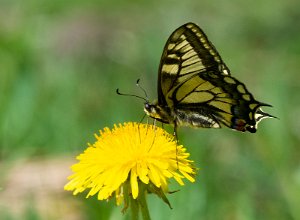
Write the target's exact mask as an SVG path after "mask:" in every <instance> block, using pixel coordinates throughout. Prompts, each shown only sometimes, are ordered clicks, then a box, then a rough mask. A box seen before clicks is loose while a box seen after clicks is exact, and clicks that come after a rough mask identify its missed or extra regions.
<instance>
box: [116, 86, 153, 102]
mask: <svg viewBox="0 0 300 220" xmlns="http://www.w3.org/2000/svg"><path fill="white" fill-rule="evenodd" d="M116 93H117V94H118V95H124V96H132V97H136V98H139V99H143V100H144V101H145V102H148V99H145V98H143V97H141V96H138V95H133V94H127V93H121V92H120V91H119V89H117V90H116Z"/></svg>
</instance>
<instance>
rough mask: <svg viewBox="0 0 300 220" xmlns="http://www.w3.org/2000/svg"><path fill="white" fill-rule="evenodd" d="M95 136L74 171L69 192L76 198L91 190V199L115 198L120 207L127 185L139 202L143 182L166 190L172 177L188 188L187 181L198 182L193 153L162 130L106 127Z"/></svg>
mask: <svg viewBox="0 0 300 220" xmlns="http://www.w3.org/2000/svg"><path fill="white" fill-rule="evenodd" d="M95 136H96V139H97V140H96V142H95V143H94V144H88V148H87V149H86V150H85V151H84V152H83V153H82V154H80V155H79V156H78V157H77V159H78V160H79V162H78V163H77V164H75V165H73V166H72V168H71V169H72V171H73V172H74V173H73V174H72V175H71V176H69V180H70V181H69V182H68V183H67V184H66V185H65V190H69V191H73V194H74V195H76V194H78V193H80V192H83V191H84V190H89V192H88V194H87V197H89V196H93V195H95V194H97V193H98V199H99V200H105V199H109V198H111V197H113V196H115V197H116V201H117V204H118V205H120V204H121V203H122V198H123V197H124V194H123V193H124V191H125V190H124V189H123V188H124V185H125V183H126V182H128V185H129V191H130V195H131V196H132V197H133V199H136V198H137V197H138V194H139V182H141V183H143V184H146V185H147V184H153V185H154V186H155V187H157V188H160V189H162V190H163V191H166V190H167V189H168V179H170V178H174V179H175V180H176V182H178V183H179V184H180V185H184V182H183V179H188V180H189V181H191V182H194V181H195V179H194V175H195V169H194V167H193V166H192V163H193V161H191V160H189V159H188V157H189V153H187V152H186V149H185V148H183V146H182V145H178V144H177V143H176V141H175V140H174V137H173V135H170V134H169V133H167V132H166V131H165V130H163V129H162V128H159V127H156V126H153V125H147V124H138V123H132V122H130V123H124V124H119V125H118V126H116V125H115V126H114V128H113V129H109V128H104V130H103V131H100V135H99V136H98V135H95Z"/></svg>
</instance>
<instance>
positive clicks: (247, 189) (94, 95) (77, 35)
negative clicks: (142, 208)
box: [0, 0, 300, 220]
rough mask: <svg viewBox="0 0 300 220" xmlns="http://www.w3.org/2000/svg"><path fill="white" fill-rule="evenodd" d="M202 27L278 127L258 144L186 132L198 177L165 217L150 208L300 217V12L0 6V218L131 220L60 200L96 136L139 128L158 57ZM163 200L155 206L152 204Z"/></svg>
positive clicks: (193, 215) (259, 7) (32, 1)
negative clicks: (118, 127)
mask: <svg viewBox="0 0 300 220" xmlns="http://www.w3.org/2000/svg"><path fill="white" fill-rule="evenodd" d="M189 21H192V22H195V23H197V24H199V25H200V26H201V27H202V28H203V29H204V31H205V32H206V34H207V35H208V37H209V39H210V40H211V41H212V42H213V43H214V45H215V46H216V48H217V49H218V51H219V53H220V54H221V56H222V57H223V60H224V61H225V62H226V64H227V66H229V68H230V69H231V72H232V75H233V76H235V77H237V78H238V79H239V80H241V81H242V82H244V83H245V84H246V85H247V87H248V89H249V90H250V91H251V92H252V93H253V94H254V96H255V97H256V98H257V100H259V101H262V102H266V103H270V104H272V105H273V106H274V108H268V109H265V110H266V111H267V112H269V113H271V114H274V115H276V116H278V117H279V118H280V120H264V121H263V122H262V123H260V126H259V129H258V132H257V133H256V134H248V133H239V132H234V131H232V130H230V129H219V130H213V129H197V130H195V129H191V128H181V129H180V130H179V139H180V140H181V143H183V144H184V145H185V146H186V147H187V148H188V151H189V152H191V158H192V159H193V160H194V161H195V163H196V165H197V167H199V168H200V170H199V174H198V175H197V181H196V183H194V184H192V183H188V182H187V184H186V186H185V187H179V186H178V185H176V184H173V185H171V187H170V189H171V190H177V189H180V191H179V192H177V193H175V194H171V195H168V198H169V200H170V202H171V204H172V206H173V210H170V209H169V207H168V206H167V205H165V204H164V203H163V202H162V201H161V200H159V199H158V198H156V197H155V196H152V195H150V196H149V205H150V212H151V216H152V217H153V219H158V220H160V219H172V220H173V219H175V220H176V219H178V220H180V219H192V220H194V219H209V220H215V219H217V220H218V219H221V220H223V219H225V220H232V219H233V220H234V219H237V220H240V219H241V220H248V219H262V220H265V219H280V220H282V219H300V163H299V158H300V151H299V145H300V140H299V139H300V132H299V131H300V120H299V113H300V102H299V91H300V83H299V81H300V74H299V70H300V62H299V61H300V28H299V21H300V4H299V1H298V2H297V1H292V0H287V1H272V0H266V1H258V0H253V1H251V2H248V3H246V2H245V1H238V0H233V1H216V0H213V1H211V0H202V1H197V0H186V1H171V0H167V1H157V0H156V1H133V0H132V1H129V0H127V1H120V0H119V1H117V0H113V1H108V0H107V1H100V0H99V1H95V0H88V1H78V0H77V1H76V0H75V1H58V0H52V1H50V0H48V1H47V0H45V1H38V0H27V1H21V0H19V1H17V0H10V1H9V0H1V2H0V172H1V175H0V219H5V220H6V219H51V220H52V219H84V220H85V219H128V218H129V215H128V214H126V215H122V214H121V207H115V205H114V204H113V202H112V203H106V202H99V201H97V200H96V199H95V198H91V199H87V200H86V199H84V195H85V193H83V195H82V196H76V197H74V196H72V195H71V193H70V192H64V191H63V186H64V184H65V183H66V182H67V180H66V179H65V178H66V176H68V175H69V174H70V173H71V171H70V169H69V166H70V165H71V164H72V163H74V162H75V156H76V155H77V154H79V153H80V152H82V151H83V150H84V149H85V148H86V143H87V142H91V143H92V142H94V140H95V139H94V136H93V134H94V133H96V132H97V131H98V130H99V129H102V128H103V127H105V126H108V127H112V126H113V124H114V123H120V122H126V121H139V120H140V119H141V117H142V116H143V110H142V109H143V103H142V102H141V101H140V100H138V99H135V98H129V97H121V96H118V95H116V93H115V90H116V88H120V90H121V91H123V92H130V93H133V94H141V91H140V90H139V89H137V88H136V86H135V82H136V80H137V79H138V78H140V79H141V85H142V86H143V87H144V88H145V89H146V90H147V92H148V95H149V96H150V97H151V99H154V98H155V97H156V96H157V95H156V80H157V69H158V65H159V60H160V56H161V53H162V48H163V46H164V44H165V42H166V40H167V38H168V37H169V35H170V34H171V32H172V31H173V30H175V29H176V28H177V27H179V26H180V25H182V24H184V23H186V22H189ZM158 200H159V201H158Z"/></svg>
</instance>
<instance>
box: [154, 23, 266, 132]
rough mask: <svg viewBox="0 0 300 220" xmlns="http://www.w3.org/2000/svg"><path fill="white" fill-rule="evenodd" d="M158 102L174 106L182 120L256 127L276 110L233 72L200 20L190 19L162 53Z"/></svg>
mask: <svg viewBox="0 0 300 220" xmlns="http://www.w3.org/2000/svg"><path fill="white" fill-rule="evenodd" d="M158 105H159V106H162V107H166V108H169V109H171V112H172V113H173V114H174V115H176V121H174V123H177V124H179V125H191V126H195V127H214V128H219V127H221V126H222V125H225V126H227V127H230V128H232V129H235V130H239V131H245V130H248V131H250V132H255V131H256V125H257V123H258V122H259V121H260V120H261V119H263V118H265V117H271V115H269V114H267V113H264V112H263V111H262V110H261V109H260V107H261V106H268V105H267V104H263V103H260V102H258V101H256V100H255V99H254V98H253V96H252V94H251V93H249V92H248V90H247V89H246V87H245V85H244V84H243V83H241V82H239V81H238V80H237V79H235V78H234V77H232V76H231V75H230V71H229V69H228V68H227V66H226V65H225V63H224V62H223V61H222V59H221V57H220V55H219V53H218V52H217V51H216V49H215V47H214V46H213V45H212V43H211V42H210V41H209V40H208V38H207V37H206V35H205V34H204V32H203V31H202V30H201V29H200V28H199V27H198V26H197V25H195V24H193V23H187V24H185V25H183V26H181V27H179V28H178V29H176V30H175V31H174V32H173V33H172V35H171V36H170V37H169V39H168V41H167V43H166V45H165V48H164V51H163V54H162V58H161V63H160V67H159V77H158Z"/></svg>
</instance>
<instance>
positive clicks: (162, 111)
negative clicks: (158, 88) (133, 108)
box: [144, 102, 171, 124]
mask: <svg viewBox="0 0 300 220" xmlns="http://www.w3.org/2000/svg"><path fill="white" fill-rule="evenodd" d="M144 112H145V113H146V114H147V115H148V116H149V117H151V118H154V119H156V120H158V121H161V122H163V123H167V124H169V123H170V121H171V120H170V119H171V116H170V113H169V111H168V108H162V107H161V106H159V105H158V104H157V102H154V103H149V102H146V103H145V105H144Z"/></svg>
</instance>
